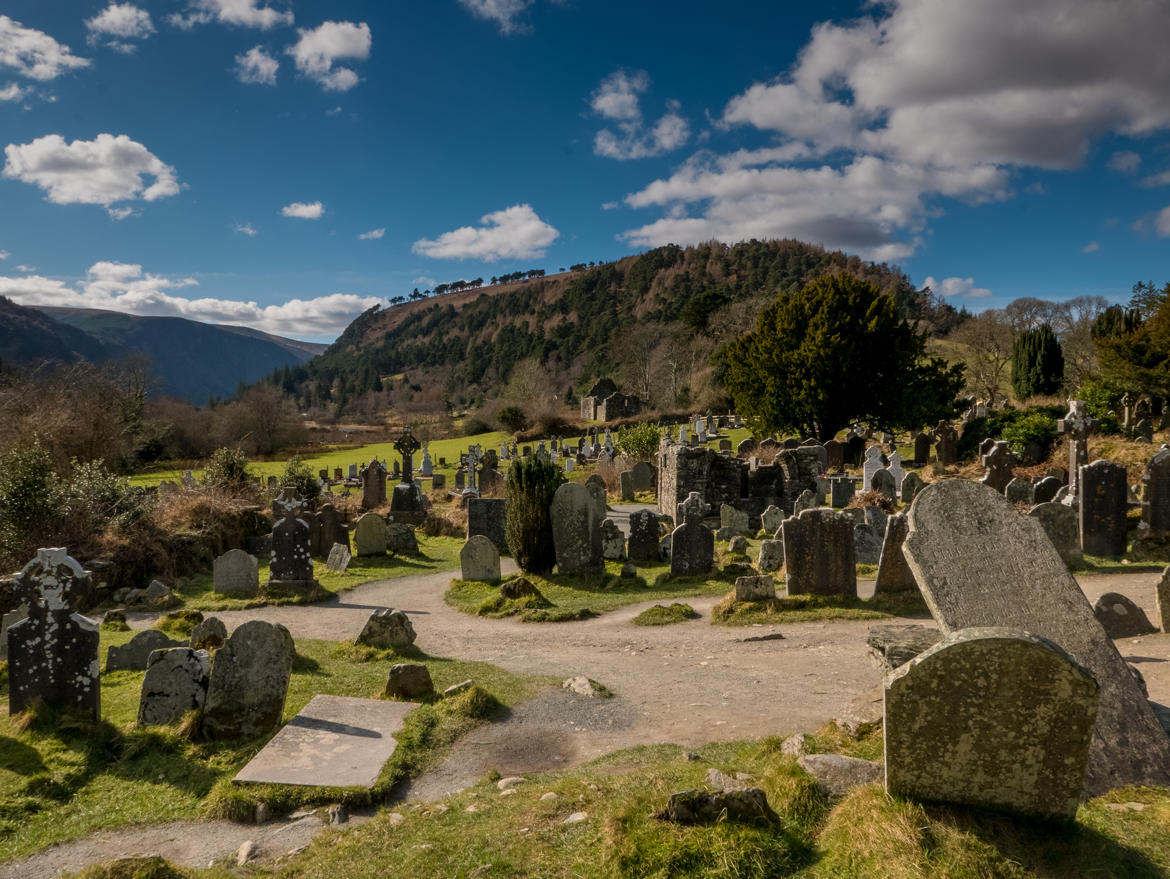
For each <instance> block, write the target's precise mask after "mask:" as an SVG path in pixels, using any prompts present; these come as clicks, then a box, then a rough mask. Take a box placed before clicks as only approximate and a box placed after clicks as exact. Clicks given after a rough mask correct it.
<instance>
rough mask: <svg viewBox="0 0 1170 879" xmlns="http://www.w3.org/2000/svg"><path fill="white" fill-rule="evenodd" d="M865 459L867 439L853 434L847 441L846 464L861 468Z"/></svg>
mask: <svg viewBox="0 0 1170 879" xmlns="http://www.w3.org/2000/svg"><path fill="white" fill-rule="evenodd" d="M864 458H865V439H864V438H863V437H860V436H858V435H857V434H853V435H852V436H850V437H849V439H847V440H846V441H845V463H846V464H848V465H849V466H850V467H860V466H861V462H862V460H864Z"/></svg>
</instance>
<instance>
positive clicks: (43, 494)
mask: <svg viewBox="0 0 1170 879" xmlns="http://www.w3.org/2000/svg"><path fill="white" fill-rule="evenodd" d="M53 488H54V474H53V461H52V459H51V458H50V457H49V453H48V451H46V450H45V449H44V448H43V447H42V446H41V443H40V440H39V439H37V438H36V437H33V439H32V442H28V443H23V444H21V445H19V446H16V447H15V448H13V449H12V450H11V451H9V452H8V453H6V454H4V455H2V456H0V557H2V559H3V560H4V562H5V563H6V565H7V567H6V568H5V570H13V569H14V568H18V567H22V566H23V565H24V563H25V562H27V561H28V560H29V559H30V558H32V552H33V551H34V550H35V549H36V546H37V544H38V542H40V541H42V540H43V537H42V535H44V534H45V532H46V531H48V530H49V526H50V525H51V523H52V522H53V520H54V519H55V518H56V516H57V512H58V511H57V508H56V505H55V504H54V495H55V492H54V491H53ZM41 545H43V546H48V545H52V544H49V543H47V542H46V543H41Z"/></svg>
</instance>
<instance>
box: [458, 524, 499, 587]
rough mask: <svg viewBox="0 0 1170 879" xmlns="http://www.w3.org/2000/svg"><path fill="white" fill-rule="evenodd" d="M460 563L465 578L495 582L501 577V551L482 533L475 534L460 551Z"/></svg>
mask: <svg viewBox="0 0 1170 879" xmlns="http://www.w3.org/2000/svg"><path fill="white" fill-rule="evenodd" d="M459 565H460V568H461V569H462V575H463V579H464V580H475V581H482V582H484V583H494V582H495V581H496V580H499V579H500V552H499V550H497V549H496V545H495V544H494V543H492V542H491V541H490V540H488V539H487V538H486V537H484V536H483V535H482V534H475V535H473V536H471V537H469V538H468V539H467V542H466V543H465V544H463V549H461V550H460V551H459Z"/></svg>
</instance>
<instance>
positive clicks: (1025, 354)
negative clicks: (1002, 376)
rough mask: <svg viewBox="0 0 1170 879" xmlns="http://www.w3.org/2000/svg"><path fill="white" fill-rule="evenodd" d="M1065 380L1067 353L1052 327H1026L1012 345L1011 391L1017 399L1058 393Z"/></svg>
mask: <svg viewBox="0 0 1170 879" xmlns="http://www.w3.org/2000/svg"><path fill="white" fill-rule="evenodd" d="M1063 382H1064V352H1063V351H1061V348H1060V340H1059V339H1057V338H1056V333H1054V332H1052V327H1050V326H1049V325H1048V324H1041V325H1040V326H1039V327H1037V328H1036V329H1034V330H1024V332H1022V333H1020V334H1019V335H1018V336H1016V341H1015V344H1014V345H1013V346H1012V392H1013V393H1014V394H1015V395H1016V399H1017V400H1026V399H1028V398H1029V397H1035V396H1037V395H1041V394H1055V393H1056V392H1057V391H1059V390H1060V386H1061V384H1062V383H1063Z"/></svg>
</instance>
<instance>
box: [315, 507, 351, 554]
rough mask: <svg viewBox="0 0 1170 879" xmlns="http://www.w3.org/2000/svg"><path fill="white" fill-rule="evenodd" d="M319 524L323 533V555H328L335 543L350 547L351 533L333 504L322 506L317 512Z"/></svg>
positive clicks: (321, 550)
mask: <svg viewBox="0 0 1170 879" xmlns="http://www.w3.org/2000/svg"><path fill="white" fill-rule="evenodd" d="M317 522H318V525H319V526H320V533H321V549H320V552H321V554H327V553H328V552H329V551H330V550H331V549H333V545H334V544H335V543H343V544H345V546H346V547H348V546H349V532H348V531H346V530H345V523H344V522H343V521H342V520H341V515H340V514H339V513H338V512H337V508H336V507H334V506H333V504H322V505H321V509H319V510H318V511H317Z"/></svg>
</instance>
